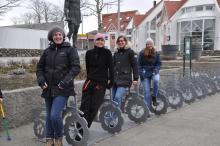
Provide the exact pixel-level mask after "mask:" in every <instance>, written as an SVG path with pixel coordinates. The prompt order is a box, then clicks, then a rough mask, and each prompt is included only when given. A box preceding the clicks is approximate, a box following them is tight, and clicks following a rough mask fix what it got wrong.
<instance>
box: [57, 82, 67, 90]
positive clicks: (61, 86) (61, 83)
mask: <svg viewBox="0 0 220 146" xmlns="http://www.w3.org/2000/svg"><path fill="white" fill-rule="evenodd" d="M58 86H59V88H61V89H64V88H66V87H67V84H66V83H65V82H63V81H60V83H59V84H58Z"/></svg>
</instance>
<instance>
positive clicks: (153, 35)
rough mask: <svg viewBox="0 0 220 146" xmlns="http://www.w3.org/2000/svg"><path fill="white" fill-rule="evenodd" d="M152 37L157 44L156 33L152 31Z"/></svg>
mask: <svg viewBox="0 0 220 146" xmlns="http://www.w3.org/2000/svg"><path fill="white" fill-rule="evenodd" d="M150 38H151V39H152V40H153V41H154V43H155V44H156V33H150Z"/></svg>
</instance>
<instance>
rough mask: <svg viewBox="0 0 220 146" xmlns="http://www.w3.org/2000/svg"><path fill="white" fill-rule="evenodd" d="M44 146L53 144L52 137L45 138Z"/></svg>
mask: <svg viewBox="0 0 220 146" xmlns="http://www.w3.org/2000/svg"><path fill="white" fill-rule="evenodd" d="M45 146H54V139H53V138H46V144H45Z"/></svg>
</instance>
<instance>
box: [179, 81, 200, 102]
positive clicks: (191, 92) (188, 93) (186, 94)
mask: <svg viewBox="0 0 220 146" xmlns="http://www.w3.org/2000/svg"><path fill="white" fill-rule="evenodd" d="M181 90H182V96H183V98H184V102H185V103H187V104H190V103H193V102H195V100H196V97H197V94H196V91H195V88H194V86H192V85H189V86H185V87H183V88H181Z"/></svg>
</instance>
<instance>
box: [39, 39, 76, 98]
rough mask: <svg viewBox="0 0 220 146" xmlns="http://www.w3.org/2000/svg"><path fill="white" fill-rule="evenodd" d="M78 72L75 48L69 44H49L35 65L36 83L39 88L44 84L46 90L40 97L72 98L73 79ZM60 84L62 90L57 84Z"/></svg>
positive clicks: (73, 93)
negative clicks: (45, 84)
mask: <svg viewBox="0 0 220 146" xmlns="http://www.w3.org/2000/svg"><path fill="white" fill-rule="evenodd" d="M79 72H80V62H79V56H78V53H77V50H76V48H73V47H71V46H70V43H68V42H63V43H62V44H61V45H55V44H51V45H50V46H49V47H48V48H47V49H46V50H44V52H43V54H42V56H41V57H40V60H39V62H38V64H37V72H36V75H37V81H38V84H39V86H41V87H42V86H43V85H44V83H45V82H46V83H47V85H48V88H46V89H44V90H43V93H42V95H41V96H42V97H44V98H48V97H50V98H51V97H56V96H73V95H75V92H74V78H75V77H76V76H77V75H78V74H79ZM61 82H62V85H63V87H64V89H60V88H59V87H58V84H59V83H61Z"/></svg>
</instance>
